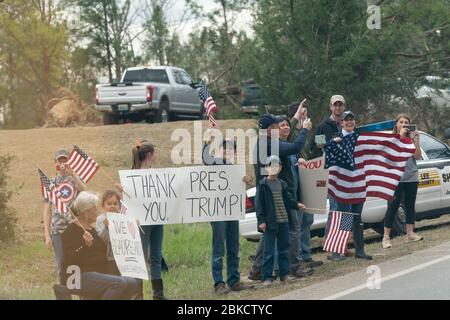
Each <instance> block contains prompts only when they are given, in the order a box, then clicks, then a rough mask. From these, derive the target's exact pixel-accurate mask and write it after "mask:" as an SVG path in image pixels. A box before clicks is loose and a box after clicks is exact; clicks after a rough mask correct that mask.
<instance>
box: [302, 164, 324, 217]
mask: <svg viewBox="0 0 450 320" xmlns="http://www.w3.org/2000/svg"><path fill="white" fill-rule="evenodd" d="M298 175H299V178H300V189H301V194H302V203H303V204H304V205H305V206H306V207H307V208H316V209H321V210H307V212H311V213H319V214H325V213H326V207H327V195H328V170H327V169H325V158H324V157H319V158H315V159H312V160H309V161H307V162H306V163H305V164H303V165H299V167H298Z"/></svg>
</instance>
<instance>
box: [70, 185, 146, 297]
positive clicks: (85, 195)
mask: <svg viewBox="0 0 450 320" xmlns="http://www.w3.org/2000/svg"><path fill="white" fill-rule="evenodd" d="M97 205H98V197H97V196H96V195H95V194H93V193H90V192H87V191H83V192H81V193H80V194H79V195H78V197H77V198H76V200H75V201H74V203H73V209H72V211H73V213H74V214H75V216H76V217H77V219H78V220H77V221H74V222H72V223H71V224H70V225H69V226H68V227H67V229H66V230H65V231H64V233H63V235H62V244H63V252H64V254H63V263H62V265H63V269H62V270H63V272H62V273H63V274H62V280H63V284H67V287H68V288H70V289H72V290H71V291H72V292H73V293H75V294H78V295H80V296H82V297H84V298H87V299H102V300H118V299H121V300H125V299H132V298H134V297H135V296H136V295H137V294H138V291H139V285H138V281H137V280H136V279H133V278H129V277H121V276H114V275H109V274H106V270H107V269H106V266H107V259H106V245H105V243H104V242H103V241H102V239H101V238H100V237H99V235H98V234H97V232H96V230H95V228H94V227H92V225H93V224H95V222H96V218H97V213H98V209H97ZM83 228H84V230H83ZM78 268H79V271H80V273H78V274H80V277H79V279H78V280H79V281H77V279H76V276H77V272H74V270H78ZM67 280H69V281H67ZM77 284H78V285H77ZM74 287H75V289H73V288H74Z"/></svg>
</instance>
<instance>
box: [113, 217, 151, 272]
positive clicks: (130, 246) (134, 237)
mask: <svg viewBox="0 0 450 320" xmlns="http://www.w3.org/2000/svg"><path fill="white" fill-rule="evenodd" d="M107 219H108V221H109V227H108V229H109V237H110V239H111V248H112V252H113V254H114V260H115V261H116V265H117V268H118V269H119V271H120V274H121V275H122V276H124V277H132V278H138V279H144V280H148V273H147V267H146V265H145V257H144V251H143V250H142V242H141V235H140V233H139V227H138V225H137V223H136V219H133V218H130V217H128V216H126V215H123V214H117V213H107Z"/></svg>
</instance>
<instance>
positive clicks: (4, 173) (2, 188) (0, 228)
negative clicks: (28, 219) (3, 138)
mask: <svg viewBox="0 0 450 320" xmlns="http://www.w3.org/2000/svg"><path fill="white" fill-rule="evenodd" d="M11 159H12V157H10V156H0V244H1V243H6V242H11V241H14V240H16V238H17V232H18V228H17V226H18V225H17V223H18V219H17V216H16V212H15V211H14V210H13V209H12V208H11V207H10V206H9V200H10V198H11V196H12V192H11V191H8V189H7V182H8V168H9V163H10V161H11Z"/></svg>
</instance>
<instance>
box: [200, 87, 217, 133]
mask: <svg viewBox="0 0 450 320" xmlns="http://www.w3.org/2000/svg"><path fill="white" fill-rule="evenodd" d="M198 96H199V97H200V100H201V101H202V103H203V105H204V106H205V110H206V115H207V116H208V119H209V124H210V126H211V127H212V128H214V127H216V126H217V122H216V119H214V115H213V112H215V111H217V106H216V103H215V102H214V99H213V98H212V97H211V95H210V94H209V92H208V89H207V88H206V85H205V84H204V83H202V85H201V86H200V91H199V92H198Z"/></svg>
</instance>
